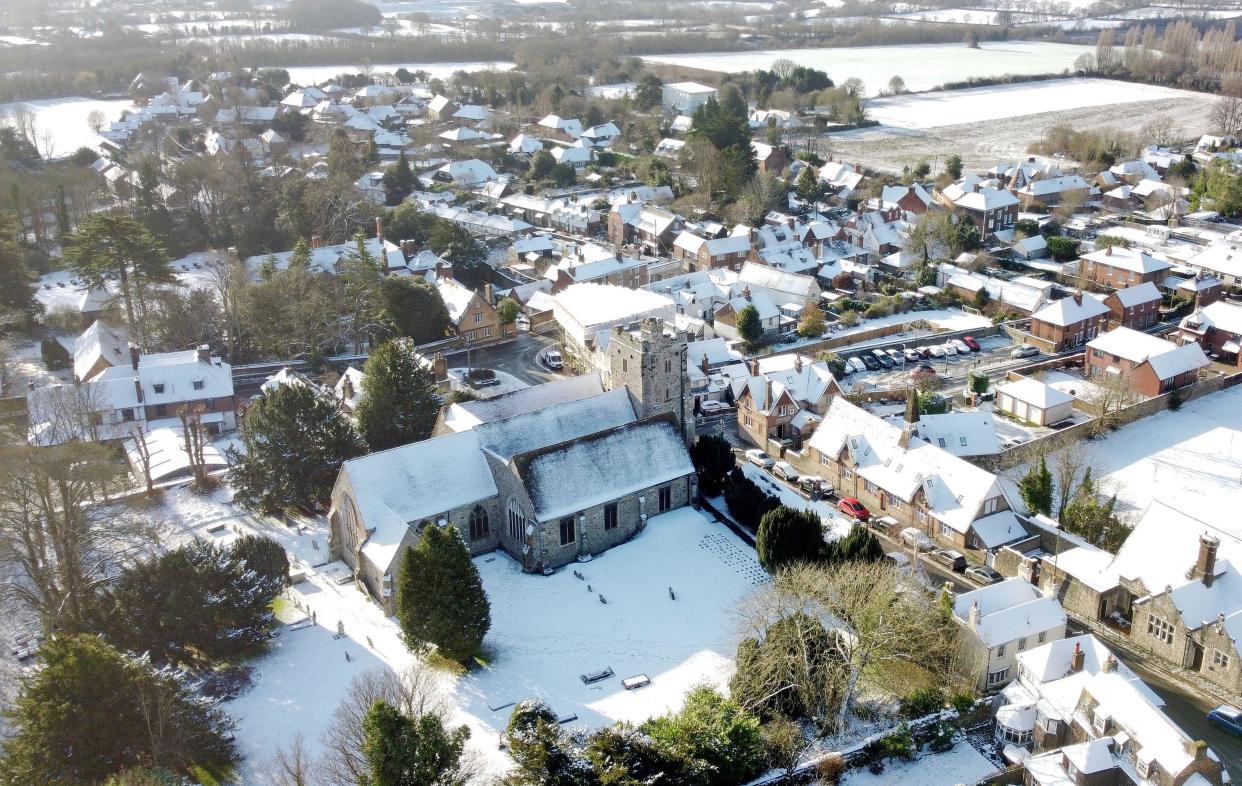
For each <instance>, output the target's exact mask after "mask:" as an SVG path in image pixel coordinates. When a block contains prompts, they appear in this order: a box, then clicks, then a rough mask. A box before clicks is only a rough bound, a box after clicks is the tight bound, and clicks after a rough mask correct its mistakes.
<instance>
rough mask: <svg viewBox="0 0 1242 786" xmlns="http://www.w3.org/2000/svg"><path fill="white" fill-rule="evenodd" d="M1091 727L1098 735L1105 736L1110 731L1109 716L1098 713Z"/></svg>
mask: <svg viewBox="0 0 1242 786" xmlns="http://www.w3.org/2000/svg"><path fill="white" fill-rule="evenodd" d="M1091 727H1092V728H1093V729H1095V733H1096V734H1098V735H1100V736H1103V735H1104V734H1105V733H1106V732H1107V731H1108V716H1107V715H1105V714H1104V713H1102V712H1098V711H1097V712H1096V713H1095V717H1094V718H1093V719H1092V722H1091Z"/></svg>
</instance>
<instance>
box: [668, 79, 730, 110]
mask: <svg viewBox="0 0 1242 786" xmlns="http://www.w3.org/2000/svg"><path fill="white" fill-rule="evenodd" d="M719 97H720V91H719V90H717V89H716V88H714V87H710V86H708V85H704V84H700V83H698V82H669V83H667V84H665V85H664V91H663V94H662V95H661V97H660V107H661V108H662V109H663V110H664V113H665V114H678V115H692V114H694V110H696V109H698V108H699V107H701V106H702V105H703V104H706V103H707V102H708V101H710V100H711V99H713V98H719Z"/></svg>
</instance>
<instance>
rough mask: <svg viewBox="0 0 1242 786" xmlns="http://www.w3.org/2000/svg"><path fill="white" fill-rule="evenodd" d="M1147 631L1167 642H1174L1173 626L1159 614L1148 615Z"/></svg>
mask: <svg viewBox="0 0 1242 786" xmlns="http://www.w3.org/2000/svg"><path fill="white" fill-rule="evenodd" d="M1147 632H1148V633H1149V634H1151V635H1152V636H1155V637H1156V638H1158V639H1160V640H1161V641H1163V642H1164V643H1165V644H1172V643H1173V626H1172V625H1170V624H1169V623H1167V622H1165V621H1164V620H1162V619H1160V618H1159V617H1157V616H1154V615H1150V614H1149V615H1148V616H1147Z"/></svg>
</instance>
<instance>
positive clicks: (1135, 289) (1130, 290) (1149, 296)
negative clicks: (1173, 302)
mask: <svg viewBox="0 0 1242 786" xmlns="http://www.w3.org/2000/svg"><path fill="white" fill-rule="evenodd" d="M1113 294H1115V295H1116V296H1117V301H1118V302H1119V303H1121V305H1122V307H1123V308H1133V307H1135V306H1138V305H1142V304H1143V303H1151V302H1152V301H1155V300H1160V290H1159V289H1156V285H1155V284H1153V283H1152V282H1150V281H1144V282H1143V283H1141V284H1135V285H1134V286H1132V287H1126V288H1125V289H1119V290H1117V291H1116V292H1114V293H1113Z"/></svg>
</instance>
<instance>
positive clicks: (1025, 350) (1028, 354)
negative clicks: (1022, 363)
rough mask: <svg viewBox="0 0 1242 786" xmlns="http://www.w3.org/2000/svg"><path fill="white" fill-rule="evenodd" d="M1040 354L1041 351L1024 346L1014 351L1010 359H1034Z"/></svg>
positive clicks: (1010, 354)
mask: <svg viewBox="0 0 1242 786" xmlns="http://www.w3.org/2000/svg"><path fill="white" fill-rule="evenodd" d="M1038 354H1039V350H1038V349H1036V348H1035V347H1032V346H1026V345H1023V346H1020V347H1018V348H1017V349H1015V350H1014V351H1012V352H1010V353H1009V357H1011V358H1015V359H1018V358H1033V357H1035V356H1036V355H1038Z"/></svg>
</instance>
